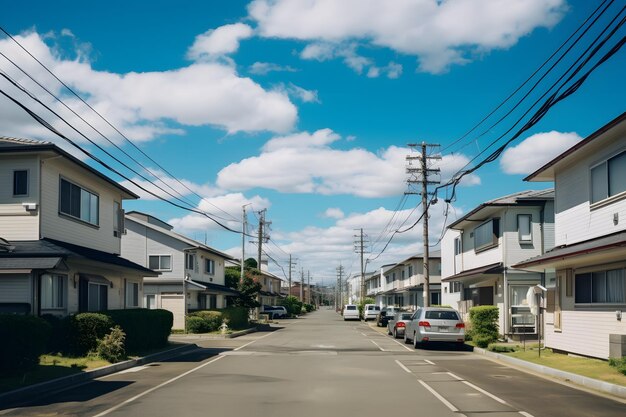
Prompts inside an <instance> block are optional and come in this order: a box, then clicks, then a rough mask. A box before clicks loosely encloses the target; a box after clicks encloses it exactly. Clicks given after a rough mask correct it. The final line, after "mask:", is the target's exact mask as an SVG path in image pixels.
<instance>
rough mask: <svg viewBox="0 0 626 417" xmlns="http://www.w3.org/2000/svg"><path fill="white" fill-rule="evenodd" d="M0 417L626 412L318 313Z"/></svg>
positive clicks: (465, 355) (484, 362)
mask: <svg viewBox="0 0 626 417" xmlns="http://www.w3.org/2000/svg"><path fill="white" fill-rule="evenodd" d="M280 327H282V328H280V329H278V330H275V331H271V332H259V333H253V334H250V335H246V336H242V337H239V338H236V339H226V340H205V341H202V342H197V343H198V345H200V346H201V347H202V349H200V350H197V351H194V352H192V353H190V354H188V355H184V356H180V357H177V358H174V359H172V360H170V361H164V362H159V363H153V364H149V365H147V366H141V367H137V368H132V369H130V370H127V371H123V372H120V373H117V374H114V375H110V376H108V377H104V378H100V379H98V380H95V381H93V382H90V383H87V384H84V385H81V386H79V387H75V388H73V389H70V390H66V391H63V392H59V393H51V394H50V395H48V396H46V397H45V398H40V399H33V402H32V403H30V404H26V405H23V406H20V407H17V408H13V409H7V410H4V411H0V415H3V416H44V415H45V416H52V415H54V416H57V415H58V416H85V417H103V416H151V417H160V416H163V417H170V416H181V417H182V416H185V417H186V416H190V417H193V416H206V415H207V414H209V413H210V414H211V415H216V416H220V415H222V416H272V417H283V416H284V417H288V416H289V417H293V416H299V417H307V416H319V415H322V414H323V415H327V416H341V415H359V417H369V416H390V415H417V416H438V417H439V416H441V417H448V416H463V415H464V416H468V417H471V416H478V415H485V414H486V415H489V416H493V417H506V416H519V415H523V416H534V417H541V416H568V417H576V416H581V417H583V416H584V417H589V416H622V415H624V414H625V413H626V404H625V403H624V402H618V401H615V400H613V399H609V398H606V397H602V396H598V395H595V394H592V393H588V392H585V391H582V390H578V389H575V388H572V387H570V386H567V385H564V384H561V383H557V382H553V381H551V380H548V379H545V378H542V377H539V376H535V375H531V374H529V373H526V372H521V371H518V370H515V369H513V368H510V367H507V366H504V365H502V364H499V363H497V362H494V361H491V360H488V359H486V358H484V357H482V356H479V355H475V354H473V353H472V352H469V351H455V350H453V349H452V348H448V347H434V348H429V349H424V350H414V349H413V347H412V346H408V345H404V344H403V343H402V341H401V340H398V341H395V340H393V339H392V338H390V337H388V336H386V335H384V334H382V333H380V332H378V331H376V329H373V328H371V327H370V326H368V325H367V324H364V323H361V322H356V321H353V322H344V321H343V320H342V318H341V316H340V315H338V314H337V313H335V312H334V311H332V310H326V309H322V310H320V311H318V312H314V313H312V314H309V315H307V316H306V317H304V318H301V319H297V320H286V321H284V326H282V325H281V326H280Z"/></svg>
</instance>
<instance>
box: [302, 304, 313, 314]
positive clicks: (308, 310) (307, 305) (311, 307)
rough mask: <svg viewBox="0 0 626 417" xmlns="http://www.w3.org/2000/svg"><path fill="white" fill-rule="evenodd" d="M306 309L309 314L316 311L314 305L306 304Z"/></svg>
mask: <svg viewBox="0 0 626 417" xmlns="http://www.w3.org/2000/svg"><path fill="white" fill-rule="evenodd" d="M304 308H305V310H306V312H307V313H310V312H311V311H313V310H315V306H314V305H313V304H305V305H304Z"/></svg>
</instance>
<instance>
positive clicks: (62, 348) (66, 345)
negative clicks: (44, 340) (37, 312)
mask: <svg viewBox="0 0 626 417" xmlns="http://www.w3.org/2000/svg"><path fill="white" fill-rule="evenodd" d="M41 318H42V319H44V320H45V321H47V322H48V323H49V324H50V326H51V327H52V332H51V333H50V338H49V339H48V344H47V345H46V352H47V353H50V352H54V353H69V352H70V350H71V349H70V347H71V346H70V342H71V340H72V338H71V326H72V317H71V316H65V317H59V316H54V315H52V314H44V315H43V316H41Z"/></svg>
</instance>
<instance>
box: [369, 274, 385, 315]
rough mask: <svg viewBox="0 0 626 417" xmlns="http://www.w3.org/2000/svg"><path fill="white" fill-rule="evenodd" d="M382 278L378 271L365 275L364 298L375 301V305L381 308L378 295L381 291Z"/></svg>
mask: <svg viewBox="0 0 626 417" xmlns="http://www.w3.org/2000/svg"><path fill="white" fill-rule="evenodd" d="M381 281H382V277H381V274H380V270H378V271H374V272H370V273H367V274H365V296H366V297H368V298H373V299H374V300H376V304H377V305H379V306H381V307H383V306H384V304H382V302H381V298H382V297H379V294H380V293H381V292H382V290H381Z"/></svg>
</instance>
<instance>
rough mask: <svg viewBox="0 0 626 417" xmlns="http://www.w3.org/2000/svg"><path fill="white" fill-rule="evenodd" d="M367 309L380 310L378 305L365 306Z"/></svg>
mask: <svg viewBox="0 0 626 417" xmlns="http://www.w3.org/2000/svg"><path fill="white" fill-rule="evenodd" d="M367 309H368V310H380V307H379V306H367Z"/></svg>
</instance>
